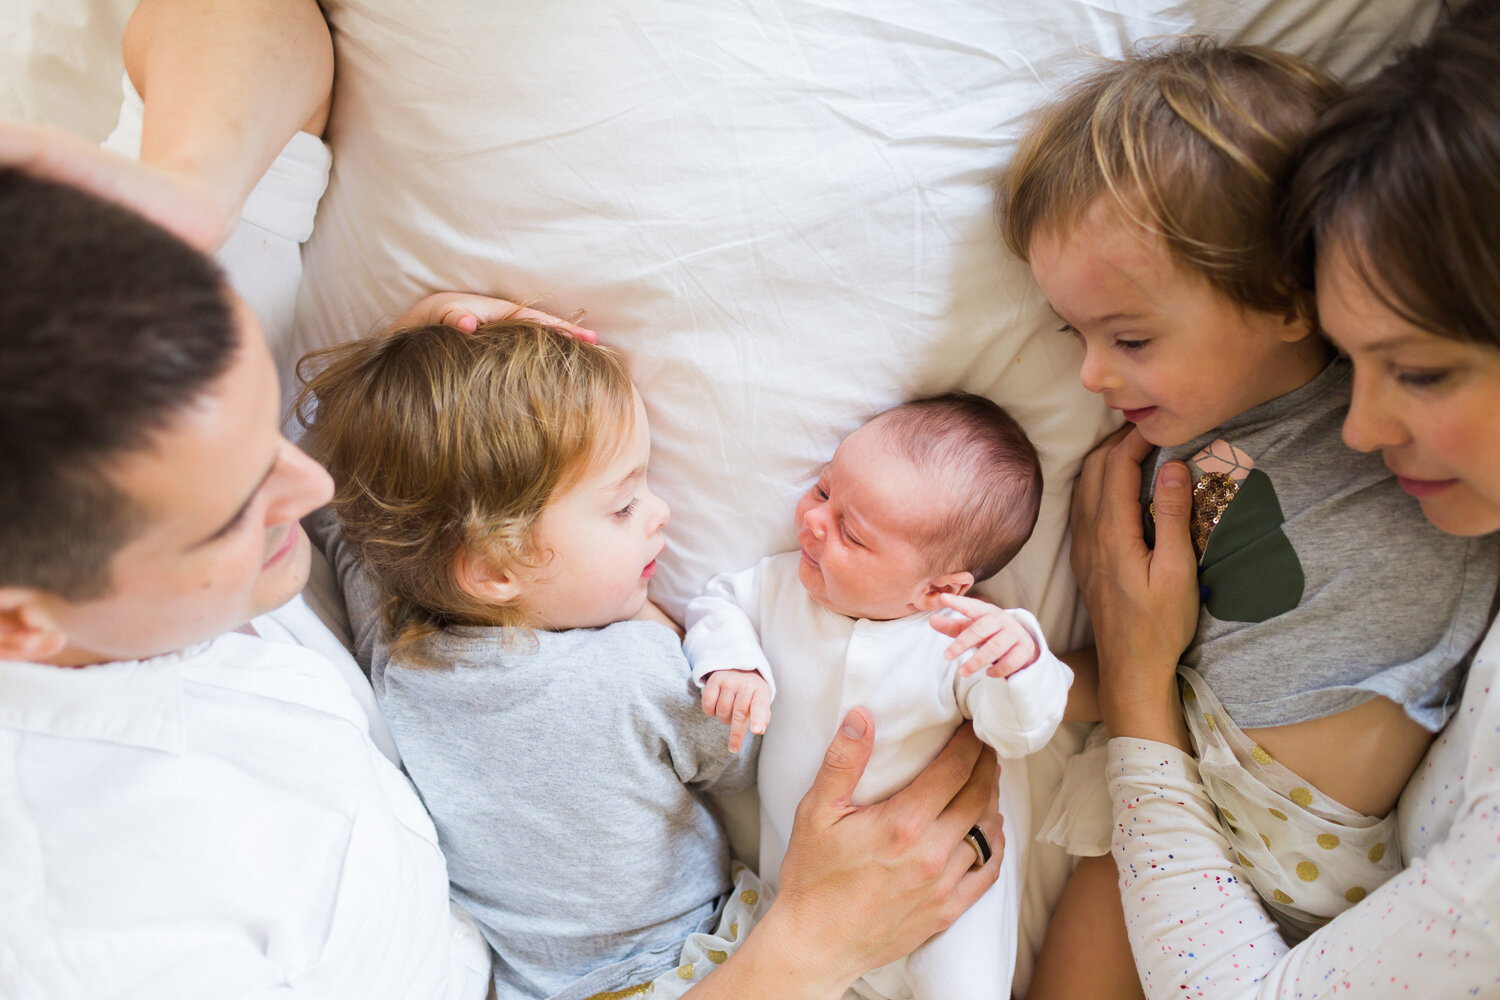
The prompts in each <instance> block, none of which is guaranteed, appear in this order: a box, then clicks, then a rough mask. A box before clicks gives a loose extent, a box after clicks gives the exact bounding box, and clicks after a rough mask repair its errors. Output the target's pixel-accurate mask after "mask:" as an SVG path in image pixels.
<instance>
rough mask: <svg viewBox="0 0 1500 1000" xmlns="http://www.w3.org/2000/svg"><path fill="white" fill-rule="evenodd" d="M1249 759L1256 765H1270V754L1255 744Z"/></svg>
mask: <svg viewBox="0 0 1500 1000" xmlns="http://www.w3.org/2000/svg"><path fill="white" fill-rule="evenodd" d="M1250 759H1251V760H1253V761H1255V763H1257V764H1269V763H1271V754H1270V753H1269V752H1268V751H1267V750H1266V748H1265V747H1263V746H1261V745H1260V744H1259V743H1257V744H1255V746H1254V747H1253V748H1252V749H1251V750H1250Z"/></svg>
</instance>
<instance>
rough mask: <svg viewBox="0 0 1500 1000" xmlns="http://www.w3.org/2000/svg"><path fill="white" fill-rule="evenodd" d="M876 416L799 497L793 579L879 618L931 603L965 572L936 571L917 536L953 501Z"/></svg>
mask: <svg viewBox="0 0 1500 1000" xmlns="http://www.w3.org/2000/svg"><path fill="white" fill-rule="evenodd" d="M881 424H882V421H880V420H876V421H874V422H872V423H869V424H866V425H865V426H863V427H861V428H860V429H859V430H857V431H855V432H854V433H853V434H850V435H849V436H848V437H846V438H845V439H844V441H843V443H842V444H840V445H839V447H838V451H836V452H835V453H834V456H833V461H831V462H829V463H828V464H827V465H826V466H824V467H823V471H822V472H821V473H820V474H819V475H818V481H817V482H816V483H814V484H813V487H812V489H810V490H808V491H807V493H806V495H805V496H803V497H802V500H801V501H800V502H799V503H798V504H797V542H798V544H799V545H801V546H802V562H801V564H800V565H799V566H798V568H797V576H798V579H799V580H801V582H802V586H803V587H804V588H805V589H806V590H807V593H808V596H810V597H811V598H812V599H813V601H814V603H816V604H819V605H821V606H822V607H825V608H827V609H828V610H830V611H833V612H836V613H838V614H841V615H847V616H849V617H850V618H870V619H877V620H884V619H889V618H901V617H904V616H905V615H909V614H912V613H914V612H917V611H930V610H933V609H935V608H936V607H937V606H938V604H937V597H938V595H939V594H940V593H942V592H943V591H944V590H947V591H948V592H951V593H963V591H964V590H966V589H967V588H968V585H969V584H971V583H973V577H972V576H970V575H969V574H968V573H964V572H958V573H943V574H934V573H933V572H932V567H931V565H930V562H929V559H928V553H927V552H926V551H924V550H923V549H922V548H920V547H919V545H918V543H917V541H916V539H920V538H922V537H923V534H924V532H925V531H926V530H927V528H928V526H929V525H930V524H931V523H932V519H933V518H935V517H938V516H940V514H941V513H942V512H943V511H944V510H946V508H947V505H948V504H950V503H951V502H952V500H951V499H950V494H949V492H948V490H946V489H945V488H944V487H943V485H942V484H941V483H940V482H934V481H933V477H931V476H924V475H923V474H922V473H921V472H920V471H919V470H918V469H917V467H916V466H915V465H913V464H912V463H911V461H910V460H908V459H907V458H906V457H905V456H904V455H903V454H901V452H900V451H899V450H898V449H897V448H895V447H894V445H893V443H891V442H888V441H887V440H886V438H885V434H886V432H885V430H884V428H883V427H882V426H881Z"/></svg>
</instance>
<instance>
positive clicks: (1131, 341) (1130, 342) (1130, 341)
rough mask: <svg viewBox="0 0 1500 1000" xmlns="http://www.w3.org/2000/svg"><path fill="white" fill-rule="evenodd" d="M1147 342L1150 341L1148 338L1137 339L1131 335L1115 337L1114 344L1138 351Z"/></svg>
mask: <svg viewBox="0 0 1500 1000" xmlns="http://www.w3.org/2000/svg"><path fill="white" fill-rule="evenodd" d="M1149 343H1151V341H1149V340H1138V339H1135V338H1131V337H1117V338H1115V346H1116V347H1119V348H1123V349H1124V350H1127V351H1138V350H1140V349H1141V348H1142V347H1145V346H1146V345H1147V344H1149Z"/></svg>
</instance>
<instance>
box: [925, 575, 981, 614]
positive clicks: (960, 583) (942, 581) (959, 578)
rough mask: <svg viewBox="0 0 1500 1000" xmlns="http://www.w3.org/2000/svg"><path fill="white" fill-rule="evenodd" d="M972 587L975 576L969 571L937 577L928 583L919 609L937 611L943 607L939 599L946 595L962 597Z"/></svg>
mask: <svg viewBox="0 0 1500 1000" xmlns="http://www.w3.org/2000/svg"><path fill="white" fill-rule="evenodd" d="M972 586H974V574H973V573H970V572H967V571H964V572H959V573H944V574H942V575H941V576H935V577H933V578H932V579H931V580H928V581H927V589H926V591H925V592H924V593H923V594H922V599H921V600H920V601H919V602H918V607H920V608H921V610H923V611H936V610H937V609H938V608H940V607H942V606H943V605H942V603H941V601H940V600H939V599H940V598H941V597H942V596H943V595H944V594H952V595H953V596H954V597H962V596H963V595H964V594H967V593H968V592H969V588H970V587H972Z"/></svg>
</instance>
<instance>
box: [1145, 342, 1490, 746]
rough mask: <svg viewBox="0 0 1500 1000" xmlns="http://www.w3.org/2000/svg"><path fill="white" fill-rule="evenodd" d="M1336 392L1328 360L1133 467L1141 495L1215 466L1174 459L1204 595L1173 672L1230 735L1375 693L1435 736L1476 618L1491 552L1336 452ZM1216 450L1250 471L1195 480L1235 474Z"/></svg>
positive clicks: (1346, 385)
mask: <svg viewBox="0 0 1500 1000" xmlns="http://www.w3.org/2000/svg"><path fill="white" fill-rule="evenodd" d="M1350 384H1351V369H1350V366H1349V363H1348V361H1347V360H1345V359H1342V358H1340V359H1337V360H1335V361H1334V362H1332V363H1331V364H1329V365H1328V367H1327V368H1325V369H1324V370H1323V371H1322V372H1321V373H1319V375H1318V376H1317V377H1316V378H1314V379H1313V380H1312V381H1311V382H1309V383H1307V384H1306V385H1304V386H1302V387H1301V388H1299V389H1296V390H1295V391H1293V392H1290V393H1287V394H1286V395H1285V396H1281V397H1278V398H1277V399H1273V400H1271V401H1269V402H1267V403H1264V404H1262V405H1261V406H1257V407H1255V408H1254V409H1252V410H1248V411H1246V412H1245V413H1242V414H1240V415H1239V416H1237V417H1235V418H1234V419H1233V420H1230V421H1229V422H1227V423H1225V424H1223V425H1222V426H1220V427H1217V428H1215V429H1214V430H1212V431H1210V432H1208V433H1207V434H1204V435H1202V436H1201V437H1198V438H1195V439H1193V440H1192V441H1189V442H1187V443H1186V444H1184V445H1180V446H1178V447H1175V448H1167V449H1159V450H1158V451H1157V452H1156V453H1155V455H1154V456H1153V458H1151V459H1150V460H1148V461H1147V463H1146V467H1147V469H1149V470H1150V471H1151V473H1152V475H1150V476H1149V477H1147V478H1146V479H1145V481H1144V483H1143V486H1142V489H1143V491H1149V490H1150V489H1151V488H1152V486H1153V485H1154V484H1155V482H1156V477H1155V472H1156V471H1159V470H1160V468H1161V466H1162V464H1164V463H1165V462H1167V461H1168V460H1170V459H1174V458H1175V459H1183V460H1190V459H1193V458H1194V456H1197V455H1199V454H1200V453H1201V452H1202V451H1203V450H1204V449H1210V448H1211V449H1212V451H1213V453H1214V455H1215V456H1217V458H1205V459H1203V460H1202V461H1201V462H1192V461H1190V462H1189V467H1190V468H1191V469H1192V470H1193V478H1194V483H1195V488H1194V501H1193V505H1194V519H1195V535H1196V536H1197V541H1199V542H1201V541H1203V539H1204V537H1205V536H1206V545H1203V546H1202V547H1201V548H1200V553H1199V554H1200V556H1201V558H1200V561H1199V572H1198V577H1199V581H1200V582H1201V584H1202V585H1203V589H1204V593H1205V598H1204V604H1203V608H1202V611H1201V612H1200V614H1199V619H1198V634H1197V636H1196V637H1195V638H1194V640H1193V644H1192V645H1191V646H1189V647H1188V650H1187V653H1186V654H1185V655H1184V657H1183V662H1184V663H1186V664H1187V665H1188V666H1190V667H1192V668H1193V669H1195V670H1197V671H1198V672H1199V673H1200V674H1201V675H1202V676H1203V678H1204V680H1205V681H1207V682H1208V685H1209V687H1210V688H1212V689H1213V691H1214V693H1215V694H1216V695H1218V697H1219V700H1220V701H1222V702H1223V704H1224V708H1225V709H1226V710H1227V711H1228V713H1229V715H1230V717H1231V718H1233V719H1234V721H1235V722H1236V723H1238V724H1239V725H1240V726H1242V727H1262V726H1281V725H1288V724H1291V723H1295V722H1303V721H1307V720H1309V719H1316V718H1321V717H1323V716H1327V715H1333V714H1335V713H1338V712H1342V711H1345V710H1347V709H1351V708H1354V707H1355V706H1357V705H1359V704H1360V703H1361V702H1364V701H1366V700H1368V699H1369V698H1370V697H1372V696H1374V695H1377V694H1378V695H1384V696H1386V697H1388V698H1390V699H1391V700H1392V701H1395V702H1396V703H1397V704H1400V705H1403V706H1405V707H1406V711H1407V714H1408V715H1410V716H1411V717H1412V718H1413V719H1414V720H1416V721H1417V722H1418V723H1420V724H1421V725H1423V726H1425V727H1426V728H1427V729H1429V730H1431V731H1433V732H1436V731H1437V730H1438V729H1440V728H1442V726H1443V724H1444V723H1445V722H1446V721H1447V719H1448V716H1449V714H1451V712H1452V708H1453V706H1454V705H1455V704H1456V703H1457V693H1458V688H1459V686H1460V683H1461V680H1462V673H1463V668H1464V665H1465V664H1466V662H1467V657H1468V654H1469V653H1470V651H1471V650H1472V649H1473V648H1474V646H1475V644H1476V643H1477V642H1478V641H1479V639H1480V638H1481V636H1482V635H1483V634H1484V631H1485V627H1486V625H1487V624H1488V622H1489V618H1490V606H1491V602H1492V601H1493V599H1494V596H1495V586H1496V580H1497V576H1500V540H1497V536H1494V535H1490V536H1486V537H1483V538H1459V537H1456V536H1453V535H1447V534H1444V533H1443V532H1441V531H1439V530H1438V529H1437V528H1434V527H1433V526H1432V525H1431V524H1429V523H1428V521H1427V519H1426V518H1424V517H1423V516H1422V511H1421V508H1420V506H1419V505H1418V503H1417V501H1416V500H1415V499H1413V498H1412V497H1410V496H1408V495H1407V494H1406V493H1404V492H1403V491H1402V490H1401V488H1400V486H1398V485H1397V483H1396V479H1395V477H1394V476H1393V475H1392V474H1391V473H1390V471H1389V470H1388V469H1386V467H1385V464H1384V462H1383V461H1382V460H1381V458H1380V455H1379V454H1378V453H1376V454H1361V453H1359V452H1356V451H1353V450H1351V449H1350V448H1349V447H1347V446H1346V445H1345V444H1344V443H1343V441H1342V440H1341V438H1340V432H1341V429H1342V427H1343V422H1344V415H1345V413H1346V412H1347V411H1348V409H1349V393H1350ZM1225 445H1229V446H1232V447H1233V449H1236V450H1237V451H1238V452H1240V453H1241V456H1240V457H1241V458H1242V457H1244V456H1248V457H1249V458H1250V459H1251V460H1252V464H1253V467H1252V468H1251V469H1250V471H1249V473H1248V475H1245V474H1244V471H1243V469H1240V470H1237V471H1236V473H1235V476H1224V475H1219V474H1207V475H1205V467H1208V468H1222V467H1223V466H1224V465H1225V464H1231V465H1232V464H1235V463H1236V461H1237V460H1236V458H1235V456H1234V452H1232V451H1230V450H1229V449H1228V448H1226V447H1225ZM1226 459H1227V462H1226V461H1224V460H1226ZM1236 476H1237V477H1239V478H1240V480H1241V481H1239V482H1238V483H1237V484H1235V485H1231V484H1229V483H1228V482H1227V481H1226V480H1227V479H1230V478H1235V477H1236ZM1215 514H1217V515H1218V520H1217V523H1215V522H1214V515H1215ZM1147 530H1148V534H1149V532H1150V519H1149V516H1148V518H1147Z"/></svg>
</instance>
